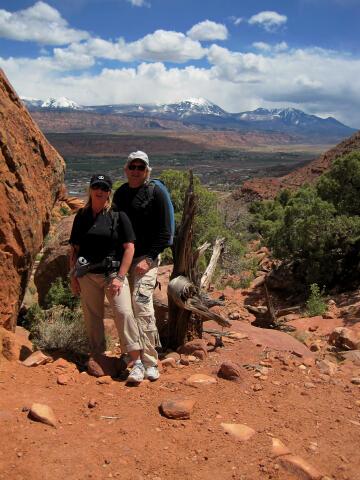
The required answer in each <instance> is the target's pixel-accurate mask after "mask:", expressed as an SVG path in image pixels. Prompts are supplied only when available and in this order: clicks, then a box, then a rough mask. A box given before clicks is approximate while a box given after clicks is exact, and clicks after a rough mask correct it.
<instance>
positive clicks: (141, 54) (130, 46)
mask: <svg viewBox="0 0 360 480" xmlns="http://www.w3.org/2000/svg"><path fill="white" fill-rule="evenodd" d="M207 51H208V50H207V49H204V48H202V46H201V44H200V43H199V42H198V41H194V40H191V39H190V38H187V37H186V36H185V35H184V34H183V33H178V32H169V31H165V30H157V31H156V32H154V33H152V34H149V35H146V36H145V37H144V38H142V39H140V40H137V41H136V42H132V43H126V42H125V40H124V39H123V38H119V39H118V40H117V42H111V41H107V40H102V39H100V38H92V39H90V40H87V41H85V42H81V43H73V44H71V45H69V46H68V47H66V48H64V49H62V52H63V58H64V59H67V58H70V57H72V58H73V59H74V62H73V63H74V68H76V61H75V58H76V56H78V57H79V65H81V64H82V63H83V62H84V61H85V58H89V59H90V58H92V59H94V58H95V57H97V58H100V59H101V58H104V59H108V60H118V61H119V62H132V61H142V60H147V61H152V62H158V61H164V62H174V63H183V62H187V61H189V60H192V59H200V58H202V57H204V56H205V55H206V53H207ZM56 53H57V57H58V60H59V59H60V58H61V55H62V54H61V52H60V49H56ZM89 62H90V60H89ZM80 68H83V67H80Z"/></svg>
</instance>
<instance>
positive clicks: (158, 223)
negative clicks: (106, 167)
mask: <svg viewBox="0 0 360 480" xmlns="http://www.w3.org/2000/svg"><path fill="white" fill-rule="evenodd" d="M143 188H146V186H144V185H142V186H141V187H138V188H130V186H129V184H128V183H124V184H123V185H121V187H119V188H118V189H117V190H116V192H115V194H114V198H113V208H114V209H115V210H123V211H124V212H125V213H126V214H127V216H128V217H129V219H130V221H131V223H132V226H133V229H134V232H135V235H136V241H135V255H134V257H140V256H144V257H151V258H153V259H155V258H156V257H157V256H158V255H159V253H161V252H162V251H163V250H164V249H165V248H166V247H167V246H168V245H169V240H170V237H171V222H170V212H169V204H168V201H167V198H166V195H165V193H164V192H163V191H162V189H161V188H160V187H158V186H157V185H155V188H154V196H153V199H152V201H151V203H150V204H149V205H148V207H147V208H145V209H141V208H138V207H135V206H134V198H135V197H136V195H137V194H138V192H139V190H140V189H143Z"/></svg>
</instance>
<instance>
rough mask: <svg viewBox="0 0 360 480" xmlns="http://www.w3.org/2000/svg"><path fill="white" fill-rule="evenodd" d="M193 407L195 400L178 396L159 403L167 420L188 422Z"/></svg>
mask: <svg viewBox="0 0 360 480" xmlns="http://www.w3.org/2000/svg"><path fill="white" fill-rule="evenodd" d="M194 405H195V400H193V399H191V398H184V397H183V396H178V397H173V398H166V399H164V400H163V401H162V402H161V405H160V408H161V411H162V412H163V414H164V415H165V416H166V417H168V418H175V419H181V420H188V419H189V418H190V415H191V412H192V409H193V407H194Z"/></svg>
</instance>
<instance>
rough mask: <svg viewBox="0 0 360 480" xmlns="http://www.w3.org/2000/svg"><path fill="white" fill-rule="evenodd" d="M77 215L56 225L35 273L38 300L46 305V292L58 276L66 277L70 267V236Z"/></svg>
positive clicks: (66, 218)
mask: <svg viewBox="0 0 360 480" xmlns="http://www.w3.org/2000/svg"><path fill="white" fill-rule="evenodd" d="M74 217H75V215H71V216H70V217H65V218H64V219H63V220H62V221H61V222H60V223H59V224H58V225H57V227H56V229H55V231H54V234H53V235H52V237H51V239H50V240H49V242H48V243H47V244H46V246H45V248H44V254H43V256H42V258H41V260H40V263H39V266H38V268H37V269H36V272H35V275H34V282H35V285H36V289H37V292H38V302H39V304H40V305H41V306H44V301H45V297H46V294H47V293H48V291H49V289H50V287H51V284H52V283H53V282H55V280H56V278H57V277H61V278H62V279H65V278H66V276H67V274H68V273H69V269H70V246H69V238H70V234H71V229H72V225H73V222H74Z"/></svg>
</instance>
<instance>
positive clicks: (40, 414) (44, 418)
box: [29, 403, 57, 428]
mask: <svg viewBox="0 0 360 480" xmlns="http://www.w3.org/2000/svg"><path fill="white" fill-rule="evenodd" d="M29 415H30V416H31V417H33V418H35V419H36V420H39V422H42V423H46V424H47V425H50V426H51V427H55V428H56V423H57V422H56V418H55V415H54V412H53V410H52V408H51V407H49V406H48V405H44V404H42V403H33V404H32V405H31V408H30V412H29Z"/></svg>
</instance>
